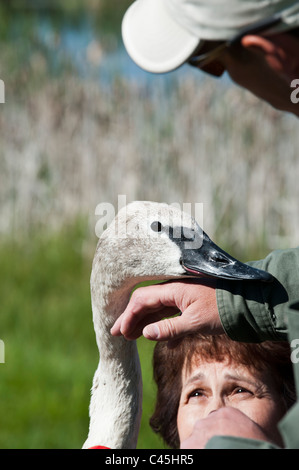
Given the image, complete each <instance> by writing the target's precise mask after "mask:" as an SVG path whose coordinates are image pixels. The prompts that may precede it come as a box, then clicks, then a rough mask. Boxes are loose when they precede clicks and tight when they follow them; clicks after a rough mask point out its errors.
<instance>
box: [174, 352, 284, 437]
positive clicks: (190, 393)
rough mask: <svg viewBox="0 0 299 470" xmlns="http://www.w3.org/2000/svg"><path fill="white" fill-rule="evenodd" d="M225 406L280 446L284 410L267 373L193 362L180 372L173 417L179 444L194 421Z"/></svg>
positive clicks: (218, 364) (230, 364) (227, 365)
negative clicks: (179, 395) (177, 405)
mask: <svg viewBox="0 0 299 470" xmlns="http://www.w3.org/2000/svg"><path fill="white" fill-rule="evenodd" d="M225 406H227V407H228V406H230V407H234V408H237V409H238V410H240V411H242V412H243V413H244V414H245V415H247V416H248V417H249V418H250V419H251V420H252V421H254V422H255V423H256V424H258V425H259V426H260V427H261V428H262V430H263V431H264V433H265V434H266V435H267V436H269V440H271V441H272V442H274V443H275V444H277V445H279V446H282V440H281V437H280V434H279V432H278V429H277V423H278V422H279V420H280V419H281V417H282V416H283V414H284V413H285V407H284V405H283V401H282V398H281V396H280V395H279V393H278V392H277V391H276V390H275V386H274V383H273V380H272V379H271V374H270V372H266V373H260V372H257V371H256V372H253V371H251V370H250V369H248V368H247V367H245V366H241V365H237V364H234V363H227V362H201V363H199V362H198V361H197V362H196V363H194V365H193V366H191V368H190V370H189V369H188V370H186V368H185V369H184V370H183V372H182V392H181V397H180V403H179V409H178V415H177V426H178V433H179V438H180V442H182V441H184V440H186V439H187V438H188V437H189V436H190V435H191V433H192V431H193V427H194V425H195V422H196V421H198V420H200V419H203V418H205V417H207V416H208V415H209V414H210V413H211V412H212V411H216V410H218V409H219V408H222V407H225Z"/></svg>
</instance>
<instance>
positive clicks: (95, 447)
mask: <svg viewBox="0 0 299 470" xmlns="http://www.w3.org/2000/svg"><path fill="white" fill-rule="evenodd" d="M89 449H110V447H105V446H94V447H89Z"/></svg>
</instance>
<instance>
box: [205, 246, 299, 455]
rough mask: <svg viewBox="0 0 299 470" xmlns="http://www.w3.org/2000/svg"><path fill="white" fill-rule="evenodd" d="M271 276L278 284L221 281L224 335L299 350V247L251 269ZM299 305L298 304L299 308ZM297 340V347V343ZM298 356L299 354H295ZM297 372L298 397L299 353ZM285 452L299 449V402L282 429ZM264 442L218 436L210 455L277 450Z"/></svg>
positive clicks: (219, 298) (219, 295) (256, 263)
mask: <svg viewBox="0 0 299 470" xmlns="http://www.w3.org/2000/svg"><path fill="white" fill-rule="evenodd" d="M248 264H250V265H252V266H254V267H257V268H260V269H263V270H265V271H268V272H270V273H271V274H273V276H274V277H275V280H274V281H273V282H269V283H260V282H254V281H252V282H234V281H225V280H222V279H220V280H218V281H217V290H216V295H217V304H218V310H219V315H220V318H221V322H222V325H223V328H224V330H225V331H226V333H227V334H228V336H229V337H230V338H231V339H233V340H235V341H245V342H261V341H266V340H271V341H285V340H288V341H289V342H290V344H291V348H292V347H293V348H295V347H297V349H298V346H299V247H297V248H294V249H288V250H276V251H274V252H272V253H270V254H269V255H268V256H267V257H266V258H265V259H264V260H260V261H254V262H250V263H248ZM296 302H297V303H296ZM296 340H298V341H296ZM295 352H296V351H294V353H295ZM293 368H294V375H295V383H296V390H297V397H299V350H298V356H297V355H296V354H294V357H293ZM279 429H280V432H281V435H282V437H283V440H284V443H285V447H286V448H293V449H294V448H297V449H298V448H299V402H297V403H296V404H295V405H294V406H293V407H292V408H291V409H290V410H289V412H288V413H287V414H286V415H285V416H284V418H283V419H282V420H281V422H280V423H279ZM275 447H276V446H274V445H271V444H270V443H267V442H263V441H255V440H251V439H243V438H235V437H230V436H216V437H214V438H212V439H211V440H210V441H209V442H208V445H207V448H209V449H212V448H213V449H215V448H218V449H219V448H221V449H232V448H234V449H236V448H238V449H241V448H243V449H245V448H246V449H249V448H252V449H255V448H275Z"/></svg>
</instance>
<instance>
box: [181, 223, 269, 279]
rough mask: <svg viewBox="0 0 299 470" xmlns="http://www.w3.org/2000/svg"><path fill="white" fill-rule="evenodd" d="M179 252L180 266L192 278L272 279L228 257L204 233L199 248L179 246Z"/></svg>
mask: <svg viewBox="0 0 299 470" xmlns="http://www.w3.org/2000/svg"><path fill="white" fill-rule="evenodd" d="M191 245H192V244H191ZM181 251H182V259H181V264H182V266H183V268H184V269H185V271H186V273H187V274H189V275H192V276H198V275H201V276H209V277H217V278H222V279H236V280H250V281H264V282H270V281H273V279H274V278H273V276H272V275H271V274H270V273H268V272H266V271H262V270H261V269H256V268H253V267H251V266H249V265H248V264H244V263H242V262H241V261H238V260H237V259H235V258H233V257H232V256H230V255H229V254H228V253H226V252H225V251H223V250H222V249H221V248H219V247H218V246H217V245H215V243H213V242H212V240H211V239H210V238H209V237H208V236H207V234H206V233H205V232H203V242H202V244H201V246H200V247H199V248H196V249H192V246H191V247H190V248H187V249H186V248H184V247H183V246H182V244H181Z"/></svg>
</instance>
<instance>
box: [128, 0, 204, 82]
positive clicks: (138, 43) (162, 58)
mask: <svg viewBox="0 0 299 470" xmlns="http://www.w3.org/2000/svg"><path fill="white" fill-rule="evenodd" d="M122 36H123V41H124V44H125V47H126V49H127V52H128V54H129V55H130V56H131V58H132V59H133V60H134V62H136V64H137V65H139V66H140V67H141V68H143V69H144V70H146V71H148V72H152V73H165V72H170V71H171V70H174V69H176V68H178V67H180V66H181V65H182V64H183V63H184V62H186V60H187V59H188V58H189V57H190V56H191V55H192V53H193V52H194V50H195V49H196V48H197V46H198V44H199V42H200V40H199V38H198V37H196V36H194V35H193V34H192V33H190V32H189V31H187V30H186V29H184V28H183V27H181V26H180V25H179V24H178V23H177V22H175V21H174V20H173V19H172V17H171V15H170V14H169V12H168V11H167V7H166V5H165V2H164V1H163V0H137V1H135V2H134V3H133V4H132V5H131V6H130V7H129V9H128V10H127V12H126V14H125V16H124V18H123V22H122Z"/></svg>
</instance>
